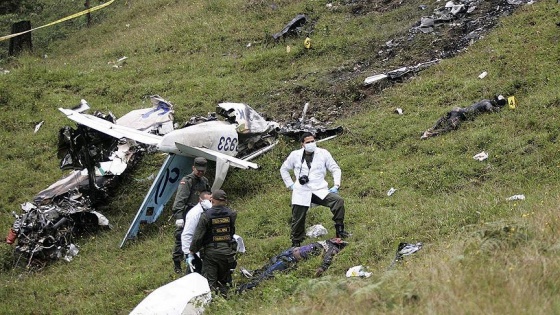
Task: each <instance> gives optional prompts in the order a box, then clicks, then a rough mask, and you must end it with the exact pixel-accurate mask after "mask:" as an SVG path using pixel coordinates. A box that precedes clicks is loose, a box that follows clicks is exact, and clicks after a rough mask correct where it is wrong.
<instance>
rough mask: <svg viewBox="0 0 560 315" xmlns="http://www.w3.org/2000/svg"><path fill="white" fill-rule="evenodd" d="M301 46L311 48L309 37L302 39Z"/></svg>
mask: <svg viewBox="0 0 560 315" xmlns="http://www.w3.org/2000/svg"><path fill="white" fill-rule="evenodd" d="M303 46H305V48H307V49H309V48H311V38H309V37H307V38H305V40H304V41H303Z"/></svg>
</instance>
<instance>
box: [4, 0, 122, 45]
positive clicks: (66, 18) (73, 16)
mask: <svg viewBox="0 0 560 315" xmlns="http://www.w3.org/2000/svg"><path fill="white" fill-rule="evenodd" d="M113 2H115V0H111V1H109V2H107V3H103V4H100V5H98V6H96V7H93V8H89V9H87V10H84V11H81V12H78V13H74V14H72V15H69V16H67V17H64V18H62V19H60V20H56V21H54V22H51V23H49V24H45V25H42V26H39V27H36V28H32V29H30V30H27V31H25V32H20V33H15V34H11V35H6V36H2V37H0V42H1V41H3V40H6V39H10V38H12V37H16V36H19V35H22V34H25V33H29V32H32V31H34V30H38V29H40V28H43V27H47V26H51V25H55V24H58V23H60V22H64V21H68V20H71V19H74V18H77V17H78V16H81V15H84V14H88V13H90V12H93V11H96V10H99V9H102V8H104V7H106V6H108V5H110V4H111V3H113Z"/></svg>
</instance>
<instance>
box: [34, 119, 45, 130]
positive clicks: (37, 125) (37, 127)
mask: <svg viewBox="0 0 560 315" xmlns="http://www.w3.org/2000/svg"><path fill="white" fill-rule="evenodd" d="M43 123H45V121H44V120H41V122H40V123H38V124H36V125H35V131H33V133H37V131H39V129H40V128H41V126H42V125H43Z"/></svg>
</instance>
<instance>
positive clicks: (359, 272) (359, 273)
mask: <svg viewBox="0 0 560 315" xmlns="http://www.w3.org/2000/svg"><path fill="white" fill-rule="evenodd" d="M371 274H372V273H371V272H366V270H365V269H364V266H362V265H359V266H354V267H352V268H350V269H348V271H346V278H350V277H360V278H369V277H371Z"/></svg>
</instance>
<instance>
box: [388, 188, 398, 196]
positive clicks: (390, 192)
mask: <svg viewBox="0 0 560 315" xmlns="http://www.w3.org/2000/svg"><path fill="white" fill-rule="evenodd" d="M395 191H397V190H396V189H395V188H393V187H391V189H389V191H387V196H391V195H392V194H394V193H395Z"/></svg>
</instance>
